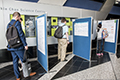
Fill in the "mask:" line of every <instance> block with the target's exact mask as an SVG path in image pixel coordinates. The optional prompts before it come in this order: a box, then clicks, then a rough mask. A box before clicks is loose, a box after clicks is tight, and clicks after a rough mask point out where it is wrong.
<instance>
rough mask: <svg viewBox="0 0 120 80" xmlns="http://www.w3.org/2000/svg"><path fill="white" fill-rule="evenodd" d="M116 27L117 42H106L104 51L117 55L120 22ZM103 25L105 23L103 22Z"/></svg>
mask: <svg viewBox="0 0 120 80" xmlns="http://www.w3.org/2000/svg"><path fill="white" fill-rule="evenodd" d="M115 22H116V26H115V37H114V38H115V41H114V42H107V41H105V44H104V51H106V52H111V53H114V54H115V53H116V50H117V37H118V29H119V28H118V27H119V25H118V24H119V20H116V21H115ZM102 23H103V21H102Z"/></svg>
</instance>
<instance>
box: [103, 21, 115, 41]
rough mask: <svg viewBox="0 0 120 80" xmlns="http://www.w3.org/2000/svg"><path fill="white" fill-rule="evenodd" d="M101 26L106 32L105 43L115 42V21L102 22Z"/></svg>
mask: <svg viewBox="0 0 120 80" xmlns="http://www.w3.org/2000/svg"><path fill="white" fill-rule="evenodd" d="M102 26H103V28H104V29H106V30H107V32H108V37H107V38H106V39H105V41H106V42H112V43H114V42H115V30H116V20H107V21H102Z"/></svg>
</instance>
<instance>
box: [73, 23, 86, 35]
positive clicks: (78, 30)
mask: <svg viewBox="0 0 120 80" xmlns="http://www.w3.org/2000/svg"><path fill="white" fill-rule="evenodd" d="M74 27H75V28H74V29H75V31H74V34H75V35H76V36H88V22H81V23H75V25H74Z"/></svg>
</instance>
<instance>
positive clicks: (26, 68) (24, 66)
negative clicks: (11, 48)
mask: <svg viewBox="0 0 120 80" xmlns="http://www.w3.org/2000/svg"><path fill="white" fill-rule="evenodd" d="M22 69H23V76H24V77H28V76H29V75H30V73H31V63H29V61H28V59H27V55H26V50H25V53H24V57H23V63H22Z"/></svg>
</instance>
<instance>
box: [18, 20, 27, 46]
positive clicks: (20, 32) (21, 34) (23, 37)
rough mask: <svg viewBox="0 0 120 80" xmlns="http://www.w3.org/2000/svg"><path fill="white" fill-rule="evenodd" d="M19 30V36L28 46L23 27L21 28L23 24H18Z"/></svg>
mask: <svg viewBox="0 0 120 80" xmlns="http://www.w3.org/2000/svg"><path fill="white" fill-rule="evenodd" d="M16 28H17V30H18V34H19V37H20V39H21V41H22V43H23V45H24V46H27V43H26V38H25V36H24V33H23V30H22V27H21V23H20V22H18V25H17V26H16Z"/></svg>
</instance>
